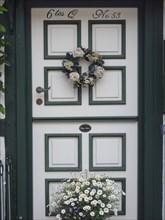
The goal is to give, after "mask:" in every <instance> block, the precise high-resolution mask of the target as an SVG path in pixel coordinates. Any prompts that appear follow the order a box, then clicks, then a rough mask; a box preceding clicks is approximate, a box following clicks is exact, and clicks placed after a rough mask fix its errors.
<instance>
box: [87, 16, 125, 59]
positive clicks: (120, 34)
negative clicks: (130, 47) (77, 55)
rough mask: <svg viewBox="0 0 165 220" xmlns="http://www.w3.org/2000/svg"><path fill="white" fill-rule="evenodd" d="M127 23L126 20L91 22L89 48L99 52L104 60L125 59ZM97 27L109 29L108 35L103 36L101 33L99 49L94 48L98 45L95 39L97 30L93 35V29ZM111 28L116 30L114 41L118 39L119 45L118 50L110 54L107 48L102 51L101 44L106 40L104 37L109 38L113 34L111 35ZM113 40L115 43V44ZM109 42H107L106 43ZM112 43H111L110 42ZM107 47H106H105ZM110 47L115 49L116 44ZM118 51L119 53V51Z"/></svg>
mask: <svg viewBox="0 0 165 220" xmlns="http://www.w3.org/2000/svg"><path fill="white" fill-rule="evenodd" d="M125 23H126V21H125V20H99V21H98V20H89V22H88V24H89V48H91V49H92V50H96V51H98V52H99V53H100V54H101V55H102V57H103V58H104V59H125V56H126V30H125V29H126V27H125V26H126V24H125ZM94 26H97V28H104V29H107V32H108V33H107V35H105V34H104V35H102V33H103V32H100V36H99V38H101V39H98V42H99V46H98V48H94V45H93V44H94V43H93V42H95V47H96V46H97V45H96V43H97V42H96V40H95V41H94V37H95V38H96V36H97V33H96V30H95V33H93V27H94ZM110 28H113V29H114V30H115V32H116V33H115V32H114V34H113V36H112V37H113V38H114V39H118V42H116V43H118V45H116V48H112V50H115V51H114V52H110V51H107V47H106V48H103V50H102V51H101V47H102V46H103V45H101V42H102V41H103V43H104V41H105V40H104V39H103V37H107V36H108V34H109V35H110V34H112V33H110V32H111V31H110ZM114 39H113V42H114ZM106 42H107V41H106ZM110 43H111V41H110ZM104 47H105V46H104ZM109 47H114V43H113V45H109ZM104 49H106V52H105V51H104ZM117 50H118V51H117Z"/></svg>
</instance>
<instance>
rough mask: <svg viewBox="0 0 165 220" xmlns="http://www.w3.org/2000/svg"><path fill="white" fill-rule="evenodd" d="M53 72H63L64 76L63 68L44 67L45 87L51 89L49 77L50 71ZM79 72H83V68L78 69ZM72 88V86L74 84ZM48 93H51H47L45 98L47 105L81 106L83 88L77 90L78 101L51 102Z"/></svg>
mask: <svg viewBox="0 0 165 220" xmlns="http://www.w3.org/2000/svg"><path fill="white" fill-rule="evenodd" d="M51 70H61V74H64V73H63V72H62V67H44V86H45V88H48V87H49V83H48V75H49V71H51ZM78 71H81V68H78ZM68 83H69V82H68ZM70 84H71V83H70ZM70 86H72V84H71V85H70ZM48 92H49V91H46V92H45V96H44V98H45V99H44V102H45V105H81V102H82V99H81V87H79V88H77V98H78V99H77V100H76V101H49V98H48Z"/></svg>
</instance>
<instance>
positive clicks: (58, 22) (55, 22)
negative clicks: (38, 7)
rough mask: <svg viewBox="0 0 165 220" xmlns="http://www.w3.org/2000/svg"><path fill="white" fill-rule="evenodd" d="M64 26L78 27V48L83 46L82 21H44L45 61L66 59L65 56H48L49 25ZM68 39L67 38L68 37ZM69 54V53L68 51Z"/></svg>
mask: <svg viewBox="0 0 165 220" xmlns="http://www.w3.org/2000/svg"><path fill="white" fill-rule="evenodd" d="M56 24H57V25H59V24H61V25H63V24H65V25H66V24H67V25H70V24H75V25H77V47H80V46H81V21H80V20H74V21H70V20H56V21H54V20H51V21H44V59H64V58H65V57H66V56H65V55H57V56H56V55H54V56H53V55H49V54H48V31H47V29H48V25H56ZM66 37H67V36H66ZM66 52H67V51H66Z"/></svg>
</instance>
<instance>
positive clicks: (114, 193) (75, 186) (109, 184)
mask: <svg viewBox="0 0 165 220" xmlns="http://www.w3.org/2000/svg"><path fill="white" fill-rule="evenodd" d="M122 195H125V192H123V191H122V190H121V188H120V186H119V185H118V184H117V183H116V182H115V181H114V180H113V179H111V178H108V177H105V176H98V175H95V174H90V175H89V176H87V175H86V174H84V172H82V173H81V175H80V177H77V178H75V177H74V178H71V179H67V180H66V181H63V182H62V184H61V185H60V186H59V187H58V191H57V192H56V193H53V194H52V195H51V197H50V204H48V206H47V207H48V208H49V211H50V214H49V215H53V216H56V218H58V219H61V220H73V219H75V220H76V219H77V220H84V219H87V220H97V219H98V220H103V219H106V218H110V217H111V216H113V215H114V216H117V215H118V209H117V208H116V207H117V204H118V203H119V201H121V199H122Z"/></svg>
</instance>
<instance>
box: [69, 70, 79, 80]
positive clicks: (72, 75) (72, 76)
mask: <svg viewBox="0 0 165 220" xmlns="http://www.w3.org/2000/svg"><path fill="white" fill-rule="evenodd" d="M79 77H80V76H79V74H78V72H71V73H70V74H69V78H70V80H71V81H73V82H78V80H79Z"/></svg>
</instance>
